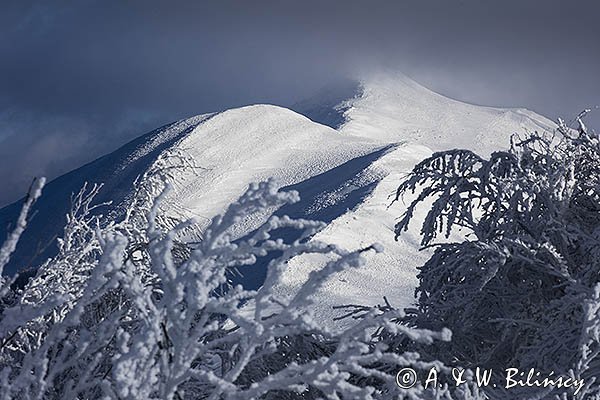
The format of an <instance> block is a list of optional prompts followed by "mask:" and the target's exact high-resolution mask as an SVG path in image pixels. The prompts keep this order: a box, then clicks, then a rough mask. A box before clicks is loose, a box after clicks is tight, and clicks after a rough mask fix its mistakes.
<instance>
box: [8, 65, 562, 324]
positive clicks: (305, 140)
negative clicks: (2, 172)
mask: <svg viewBox="0 0 600 400" xmlns="http://www.w3.org/2000/svg"><path fill="white" fill-rule="evenodd" d="M292 108H293V109H294V110H295V111H291V110H290V109H286V108H282V107H277V106H270V105H254V106H248V107H242V108H237V109H232V110H227V111H224V112H220V113H215V114H206V115H201V116H198V117H194V118H190V119H187V120H183V121H179V122H177V123H174V124H171V125H168V126H166V127H163V128H161V129H159V130H157V131H154V132H151V133H149V134H147V135H145V136H142V137H141V138H139V139H137V140H135V141H133V142H131V143H129V144H127V145H125V146H123V147H122V148H120V149H118V150H117V151H115V152H113V153H111V154H109V155H107V156H105V157H102V158H100V159H98V160H96V161H94V162H92V163H90V164H88V165H86V166H83V167H81V168H80V169H77V170H75V171H73V172H71V173H69V174H66V175H64V176H62V177H60V178H58V179H55V180H54V181H52V182H51V183H50V184H49V185H48V186H47V187H46V189H45V191H44V196H43V197H42V199H41V201H40V202H39V203H38V205H37V211H38V212H37V214H36V215H35V216H34V218H33V219H32V222H31V226H30V229H29V230H28V231H27V234H26V236H25V237H24V240H23V245H22V246H21V247H20V249H19V251H18V252H17V254H16V255H15V257H14V259H13V261H12V263H11V265H10V269H9V271H8V272H9V273H14V272H15V271H18V270H20V269H23V268H24V267H27V266H35V265H36V264H38V263H39V262H40V261H42V260H43V259H44V258H45V257H47V256H49V255H51V254H52V253H53V251H55V250H54V249H55V246H54V245H53V244H52V243H53V242H52V240H53V238H54V237H55V236H56V235H59V234H60V232H61V226H62V224H63V223H64V215H65V213H66V211H67V209H68V207H69V198H70V195H71V193H72V192H76V191H78V189H79V188H80V187H81V185H83V183H84V182H85V181H88V182H91V183H94V182H98V183H99V182H103V183H105V186H104V188H103V190H102V192H101V196H100V198H99V199H98V200H100V201H106V200H113V206H112V213H113V214H112V215H114V216H115V217H116V218H118V216H119V210H120V209H121V208H122V205H123V204H125V203H126V202H127V199H128V194H130V193H131V184H132V182H133V180H134V179H135V177H136V176H138V175H141V174H143V173H144V172H145V171H146V170H148V169H149V168H150V167H151V166H152V165H153V164H154V163H155V162H156V160H157V159H158V158H159V157H162V156H165V155H168V154H184V155H185V156H186V157H189V158H190V159H192V160H193V161H194V163H195V164H196V165H197V166H198V167H199V168H198V169H196V170H195V171H194V172H192V171H187V172H181V173H178V174H176V176H175V178H174V179H173V182H172V183H173V186H174V191H173V192H172V193H171V194H170V196H169V197H168V198H167V202H166V205H165V209H166V211H167V212H168V213H171V214H173V215H175V216H178V217H182V216H186V217H190V216H193V217H196V218H197V219H199V220H200V221H201V223H207V221H208V220H209V219H210V218H211V217H213V216H214V215H215V214H217V213H219V212H221V211H223V210H224V208H225V207H226V206H227V204H228V203H230V202H231V201H232V200H234V199H235V198H237V197H238V196H239V195H240V194H241V193H242V192H243V191H244V190H245V189H246V188H247V186H248V184H250V183H251V182H255V181H259V180H265V179H268V178H270V177H275V178H277V179H278V181H279V183H280V185H281V186H282V187H283V188H285V189H294V190H297V191H298V192H299V193H300V196H301V198H302V201H301V202H300V203H299V204H295V205H293V206H286V207H284V208H283V209H280V210H273V212H276V213H279V214H288V215H291V216H294V217H302V218H312V219H319V220H322V221H324V222H326V223H327V224H328V225H327V227H326V228H325V229H324V230H323V231H322V232H320V233H319V234H318V235H317V237H318V238H320V239H324V240H327V241H330V242H333V243H336V244H339V245H341V246H344V247H346V248H349V249H356V248H360V247H363V246H367V245H369V244H371V243H373V242H380V243H382V244H383V245H384V246H385V252H384V253H381V254H376V255H375V254H373V255H369V256H368V260H367V265H366V266H365V267H363V268H362V269H360V270H354V271H344V272H342V273H340V274H338V275H337V276H335V277H333V278H331V279H330V280H329V281H328V282H325V285H324V288H323V289H322V290H321V291H320V292H319V293H318V294H317V309H316V313H317V316H318V317H319V318H321V319H322V321H323V322H324V323H332V318H333V317H334V316H335V315H336V313H334V311H333V309H332V306H333V305H337V304H343V303H363V304H374V303H377V302H380V301H381V299H382V297H383V296H384V295H385V296H387V297H388V298H389V300H390V301H391V302H392V303H393V304H394V305H396V306H408V305H410V304H411V302H412V301H413V300H412V299H413V291H414V287H415V285H416V278H415V275H416V267H417V266H419V265H421V264H422V263H423V262H424V261H425V259H426V258H427V254H426V253H424V252H419V251H418V243H419V238H418V228H419V227H418V225H417V224H414V225H413V227H412V228H411V230H410V231H409V232H407V233H406V234H405V235H403V236H402V237H401V238H400V239H399V241H395V240H394V233H393V228H394V224H395V221H396V219H397V218H398V217H399V216H400V215H401V214H402V212H403V209H404V203H403V202H402V201H400V202H396V203H394V204H393V205H392V206H390V202H391V198H390V195H391V194H392V193H393V192H394V190H395V188H396V187H397V185H398V183H399V181H400V180H401V179H402V178H403V177H404V176H405V175H406V173H407V172H409V171H410V170H411V169H412V167H413V166H414V164H415V163H416V162H418V161H420V160H422V159H423V158H424V157H427V156H428V155H430V154H431V152H432V151H439V150H444V149H450V148H457V147H460V148H468V149H472V150H475V151H477V152H479V153H481V154H483V155H487V154H489V153H490V152H492V151H494V150H495V149H498V148H503V147H506V146H507V144H508V138H509V137H510V135H511V134H513V133H515V132H522V131H524V130H529V131H534V130H544V129H552V127H553V123H552V122H551V121H549V120H547V119H546V118H544V117H541V116H539V115H537V114H535V113H533V112H530V111H527V110H524V109H499V108H492V107H481V106H475V105H470V104H465V103H461V102H458V101H455V100H452V99H449V98H446V97H444V96H441V95H439V94H436V93H434V92H432V91H430V90H428V89H426V88H424V87H422V86H420V85H419V84H417V83H415V82H414V81H412V80H410V79H409V78H407V77H405V76H403V75H401V74H396V73H380V74H374V75H372V76H369V77H366V78H364V79H362V80H359V81H357V82H348V81H346V82H344V83H343V85H338V86H333V87H331V88H328V89H326V91H325V92H322V93H319V94H317V95H316V96H314V97H312V98H310V99H307V100H306V101H303V102H300V103H298V104H296V105H295V106H293V107H292ZM302 114H304V115H302ZM18 209H19V202H18V203H15V204H13V205H10V206H8V207H5V208H3V209H2V210H0V224H1V226H2V227H5V226H8V225H9V223H10V222H11V221H14V219H15V218H16V213H17V211H18ZM421 211H422V212H423V211H426V210H421ZM265 217H266V216H265V215H255V216H248V218H247V219H245V220H244V221H241V222H240V224H239V226H238V227H237V229H236V232H235V234H236V235H237V236H239V237H241V236H243V235H245V234H247V233H249V232H250V231H251V230H253V229H255V228H256V226H257V224H258V223H259V222H260V221H261V220H263V219H264V218H265ZM417 217H418V216H417ZM4 231H5V230H2V231H1V233H0V240H2V239H3V237H2V235H4V234H5V232H4ZM47 244H49V245H48V246H47V247H46V245H47ZM38 247H39V249H41V250H39V249H38ZM324 261H325V260H322V259H319V257H312V258H308V257H300V258H296V259H294V260H292V261H291V262H290V268H289V269H288V271H287V273H286V275H285V276H284V282H283V283H282V284H281V285H280V286H279V287H278V288H277V290H278V292H279V294H281V295H282V296H285V295H290V294H291V293H293V291H294V290H295V289H296V288H297V287H298V286H299V285H300V284H301V283H302V282H303V281H304V280H305V279H306V276H307V274H308V273H309V272H310V271H311V270H313V269H315V268H319V267H320V266H321V265H322V264H323V262H324ZM241 272H242V274H243V277H242V278H239V282H240V283H242V284H245V285H247V286H248V287H255V288H258V287H259V286H260V284H261V282H262V279H263V278H264V269H263V268H262V267H261V266H260V265H259V266H258V267H256V266H255V267H252V268H249V269H247V270H243V271H241Z"/></svg>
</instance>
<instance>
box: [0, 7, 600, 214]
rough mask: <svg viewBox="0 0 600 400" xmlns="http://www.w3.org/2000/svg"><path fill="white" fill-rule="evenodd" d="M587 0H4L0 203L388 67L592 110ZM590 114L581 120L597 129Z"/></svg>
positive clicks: (481, 92)
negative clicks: (107, 158) (224, 116)
mask: <svg viewBox="0 0 600 400" xmlns="http://www.w3.org/2000/svg"><path fill="white" fill-rule="evenodd" d="M599 14H600V2H599V1H592V0H589V1H573V0H570V1H555V0H539V1H527V0H520V1H506V0H504V1H483V0H479V1H459V0H439V1H429V0H418V1H417V0H410V1H409V0H402V1H366V0H365V1H349V0H344V1H323V0H322V1H294V2H291V1H250V0H247V1H239V2H229V1H215V2H210V3H209V2H203V1H187V2H184V1H164V2H158V1H153V0H144V1H131V0H130V1H116V0H115V1H93V0H78V1H73V2H65V1H58V0H56V1H52V2H50V1H39V2H27V1H14V2H13V1H11V0H8V1H7V0H3V1H1V2H0V187H1V189H0V206H1V205H3V204H6V203H8V202H9V201H12V200H15V199H16V198H17V197H20V195H21V194H23V193H24V191H25V190H26V187H27V185H28V183H29V182H30V180H31V177H32V176H34V175H46V176H48V177H51V178H53V177H56V176H58V175H60V174H62V173H64V172H67V171H68V170H70V169H73V168H75V167H78V166H80V165H81V164H82V163H85V162H88V161H91V160H93V159H95V158H96V157H98V156H100V155H102V154H105V153H107V152H109V151H111V150H114V149H116V148H117V147H119V146H120V145H121V144H123V143H125V142H127V141H128V140H130V139H132V138H134V137H136V136H139V135H141V134H143V133H145V132H147V131H149V130H151V129H153V128H156V127H158V126H159V125H161V124H165V123H168V122H171V121H173V120H176V119H179V118H182V117H186V116H190V115H195V114H200V113H204V112H210V111H217V110H221V109H224V108H229V107H234V106H239V105H244V104H250V103H259V102H269V103H275V104H281V105H288V104H291V103H293V102H295V101H297V100H300V99H302V98H303V97H305V96H310V95H311V94H312V93H313V92H314V91H316V90H318V89H319V88H321V87H322V86H324V85H326V84H327V83H328V82H330V81H332V80H334V79H336V78H337V77H341V76H345V75H351V74H353V73H355V72H356V71H357V70H369V69H371V68H379V67H382V66H383V67H386V68H395V69H398V70H400V71H403V72H404V73H405V74H407V75H409V76H411V77H412V78H413V79H415V80H417V81H418V82H420V83H422V84H424V85H425V86H427V87H429V88H431V89H433V90H435V91H437V92H440V93H442V94H445V95H448V96H450V97H453V98H456V99H459V100H463V101H467V102H470V103H476V104H484V105H495V106H510V107H527V108H529V109H532V110H534V111H537V112H539V113H541V114H544V115H546V116H547V117H549V118H551V119H555V118H556V117H558V116H564V117H565V118H567V119H569V118H570V117H573V116H574V115H576V114H577V113H578V112H579V111H580V110H582V109H583V108H586V107H591V108H593V107H594V106H597V105H598V104H600V90H599V89H600V74H599V71H600V15H599ZM599 114H600V110H598V111H596V112H595V113H594V114H593V115H592V116H591V117H590V118H589V123H588V125H591V126H592V127H596V128H598V130H600V115H599Z"/></svg>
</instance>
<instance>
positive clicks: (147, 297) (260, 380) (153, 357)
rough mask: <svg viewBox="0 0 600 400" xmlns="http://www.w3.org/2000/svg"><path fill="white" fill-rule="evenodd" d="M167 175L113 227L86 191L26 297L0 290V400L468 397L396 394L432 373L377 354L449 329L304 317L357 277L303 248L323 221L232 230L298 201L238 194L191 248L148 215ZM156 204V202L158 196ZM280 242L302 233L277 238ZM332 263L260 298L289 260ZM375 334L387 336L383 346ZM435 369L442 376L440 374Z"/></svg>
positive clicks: (347, 257)
mask: <svg viewBox="0 0 600 400" xmlns="http://www.w3.org/2000/svg"><path fill="white" fill-rule="evenodd" d="M157 176H158V177H159V178H160V177H164V174H162V173H157V174H156V175H155V176H152V177H150V176H147V177H145V178H147V179H145V180H143V181H142V182H141V183H140V185H139V188H140V190H139V191H138V192H137V194H136V197H135V199H134V201H132V202H131V204H132V205H131V207H130V209H129V210H127V212H126V213H125V218H124V219H123V220H122V221H121V222H115V221H114V220H111V219H110V218H109V219H107V218H104V217H103V216H102V215H101V214H100V213H99V212H98V211H99V210H98V209H97V206H94V205H93V201H92V200H93V198H94V195H95V194H96V193H97V191H98V190H99V187H98V186H94V187H91V188H83V189H82V191H81V192H80V193H79V194H78V195H76V196H74V198H73V208H72V211H71V213H70V214H69V215H68V223H67V226H66V227H65V230H64V235H63V237H62V238H61V239H60V241H59V252H58V254H57V255H56V256H55V257H53V258H52V259H50V260H48V261H47V262H45V263H44V264H43V265H42V266H41V267H40V268H39V270H38V271H37V274H36V276H35V277H34V278H33V279H31V280H30V281H29V282H28V283H27V284H26V286H25V287H24V288H22V289H18V288H14V285H11V284H12V282H11V281H10V280H8V279H7V278H2V281H1V282H0V283H1V284H2V286H1V290H2V292H1V295H2V301H3V303H2V308H1V309H0V311H1V315H0V387H1V390H0V398H1V399H93V398H111V399H113V398H114V399H244V400H247V399H258V398H265V399H288V398H289V399H292V398H303V399H312V398H328V399H364V400H369V399H391V398H394V399H396V398H398V399H403V398H409V399H434V398H435V399H438V398H444V399H452V398H456V399H465V400H467V399H476V398H479V397H477V396H478V392H477V390H476V389H475V388H473V387H472V385H465V386H464V387H461V388H459V389H456V390H452V391H451V390H450V389H449V388H448V387H447V386H445V387H443V388H437V387H436V388H429V389H425V388H424V387H423V385H422V384H421V383H418V384H416V385H415V386H414V387H412V388H409V389H402V388H400V387H399V386H398V385H397V384H396V373H397V372H398V371H399V370H400V369H401V368H403V367H409V366H410V367H413V368H415V369H417V370H427V369H429V368H432V367H436V368H440V369H444V368H446V367H444V365H442V364H441V363H439V362H437V361H435V360H434V361H424V360H422V359H421V358H420V357H419V355H418V354H417V353H415V352H400V351H398V349H396V348H394V347H392V346H390V345H389V343H392V341H391V340H387V339H386V340H382V339H381V338H383V337H386V338H395V340H399V339H398V338H405V339H406V340H409V341H410V342H411V343H422V344H423V345H429V344H431V343H432V342H434V341H437V340H441V341H445V340H448V339H449V331H447V330H445V329H439V330H436V331H432V330H424V329H413V328H408V327H406V326H404V325H400V324H398V323H397V322H396V321H398V320H399V319H400V318H402V317H403V315H404V314H403V312H401V311H400V310H394V309H392V308H388V309H380V308H373V309H370V310H365V312H364V313H363V315H362V317H361V318H360V319H359V320H358V322H357V323H356V324H354V325H353V326H351V327H350V328H348V329H345V330H344V331H342V332H332V331H329V330H327V329H325V328H323V327H322V324H319V323H318V322H317V321H315V320H313V318H312V317H311V312H310V310H311V304H312V301H313V300H312V295H313V294H314V293H315V291H316V290H317V289H318V288H319V287H320V286H321V285H322V284H323V283H324V282H325V280H326V279H327V278H328V277H329V276H331V275H332V274H334V273H335V272H337V271H339V270H341V269H346V268H357V267H360V266H361V265H362V264H363V262H364V260H363V258H362V257H361V254H362V253H364V252H368V251H379V250H380V248H379V247H378V246H377V245H373V246H369V247H367V248H364V249H361V250H359V251H353V252H349V251H346V250H344V249H342V248H339V247H336V246H333V245H329V244H327V243H322V242H319V241H316V240H311V237H312V236H313V235H314V234H315V233H316V232H317V231H318V230H319V229H321V228H322V227H323V224H322V223H320V222H315V221H309V220H298V219H290V218H288V217H276V216H272V217H271V218H269V219H268V220H267V221H266V222H265V223H264V224H263V225H262V226H260V227H259V228H258V229H257V230H256V231H254V232H253V233H252V234H250V235H249V236H247V237H245V238H243V239H241V240H234V238H233V237H232V234H231V232H232V227H233V226H234V225H235V223H236V222H238V221H239V220H240V219H242V218H244V217H245V216H247V215H248V214H251V213H254V212H257V211H263V210H272V209H274V208H275V207H279V206H281V205H283V204H285V203H290V202H295V201H298V195H297V193H295V192H288V193H282V192H279V191H278V190H277V189H276V186H275V184H274V183H273V182H271V181H270V182H266V183H261V184H254V185H251V186H250V188H249V189H248V191H247V192H246V193H245V194H244V195H243V196H242V197H241V198H240V199H239V200H238V201H237V202H235V203H233V204H231V205H230V206H229V208H228V209H227V211H226V212H225V213H224V214H223V215H220V216H217V217H215V218H214V219H213V220H212V223H211V224H210V226H209V227H208V228H207V229H205V230H204V231H203V232H202V239H201V240H200V241H198V242H194V243H186V240H185V238H186V235H188V234H189V233H190V232H193V231H194V227H195V222H194V221H193V220H192V221H184V222H178V223H177V222H176V221H174V220H173V219H169V218H166V217H165V216H164V215H161V211H160V204H161V199H162V198H164V196H165V193H166V190H168V186H167V189H166V190H164V191H162V192H160V191H159V190H157V188H159V187H162V185H161V184H160V182H162V180H161V179H154V178H156V177H157ZM42 186H43V181H39V182H37V184H36V186H35V187H34V188H33V189H32V191H31V194H30V196H29V198H28V200H27V201H26V202H25V206H24V208H23V212H22V214H21V217H20V218H19V221H18V224H17V228H16V229H15V231H14V232H13V234H12V235H11V236H10V237H9V240H8V241H7V242H6V243H5V244H4V245H3V247H2V248H1V250H0V267H1V266H3V265H5V263H6V261H7V260H8V258H9V257H10V254H11V253H12V251H14V248H15V245H16V243H17V240H18V238H19V236H20V234H21V233H22V231H23V229H25V225H26V216H27V213H28V211H29V210H30V208H31V206H32V204H33V202H34V201H35V199H36V198H37V197H39V195H40V192H41V188H42ZM159 192H160V194H159V195H158V196H156V193H159ZM282 229H296V230H299V231H300V232H302V234H301V235H300V236H299V238H298V239H296V240H293V241H286V240H284V239H282V238H280V237H278V233H279V232H281V230H282ZM273 252H275V254H276V255H277V256H276V257H275V258H273V260H272V261H271V262H270V263H269V265H268V273H267V277H266V280H265V282H264V285H263V287H262V288H261V289H260V290H258V291H249V290H245V289H244V288H243V287H240V286H236V287H231V286H230V285H229V284H228V276H229V274H230V272H231V271H232V269H235V268H239V269H240V270H241V271H242V272H243V268H249V267H251V266H252V265H253V264H254V263H255V262H256V261H257V258H258V257H263V256H265V255H267V254H269V253H273ZM306 253H319V254H326V255H328V256H329V258H330V261H329V262H328V263H327V264H326V266H325V267H324V268H323V269H321V270H319V271H315V272H313V273H311V275H310V277H309V279H308V281H307V282H306V283H305V284H304V285H303V286H302V287H301V288H300V289H299V290H298V291H297V292H296V293H295V294H294V295H293V296H291V297H290V298H289V299H282V298H278V297H277V296H276V295H275V294H274V292H273V291H272V288H273V287H274V285H275V284H276V283H277V282H278V281H279V279H280V277H281V274H282V272H283V271H284V269H285V268H286V267H287V262H288V261H289V260H290V259H291V258H292V257H295V256H297V255H301V254H306ZM382 332H385V336H383V335H382ZM446 370H447V368H446Z"/></svg>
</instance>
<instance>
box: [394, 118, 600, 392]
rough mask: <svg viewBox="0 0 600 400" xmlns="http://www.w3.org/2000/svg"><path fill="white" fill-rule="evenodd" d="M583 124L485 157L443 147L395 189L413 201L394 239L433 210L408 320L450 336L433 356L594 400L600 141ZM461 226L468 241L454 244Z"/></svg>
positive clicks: (518, 141) (519, 140) (598, 344)
mask: <svg viewBox="0 0 600 400" xmlns="http://www.w3.org/2000/svg"><path fill="white" fill-rule="evenodd" d="M582 116H583V115H580V117H579V118H578V119H577V121H578V122H579V127H578V129H571V128H568V127H567V126H565V124H564V123H563V122H562V121H559V128H558V129H557V130H556V131H555V132H553V133H543V134H538V133H533V134H528V135H524V136H521V137H520V136H514V137H513V139H512V141H511V146H510V149H509V150H507V151H499V152H495V153H493V154H492V155H491V157H490V158H489V159H484V158H482V157H479V156H478V155H476V154H474V153H473V152H471V151H467V150H451V151H445V152H440V153H435V154H434V155H432V156H431V157H430V158H428V159H426V160H424V161H423V162H421V163H419V164H418V165H417V166H416V167H415V168H414V170H413V171H412V173H411V174H410V176H409V177H408V178H407V179H406V180H405V181H403V182H402V183H401V185H400V186H399V188H398V191H397V196H396V199H399V198H400V196H402V195H403V194H404V193H407V192H412V193H417V195H416V198H415V199H414V200H413V201H412V202H411V203H410V204H409V206H408V209H407V211H406V213H405V214H404V215H403V217H402V218H401V219H400V221H399V222H398V224H397V225H396V234H397V235H400V234H401V232H402V231H403V230H405V229H407V227H408V224H409V222H410V221H411V220H412V219H413V217H414V212H415V209H416V207H419V206H420V205H421V204H423V202H424V201H426V200H431V201H432V202H433V203H432V204H433V205H432V207H431V209H430V210H429V212H428V213H427V215H426V217H425V219H424V222H423V225H422V230H421V234H422V245H423V246H424V247H434V248H435V252H434V254H433V256H432V257H431V258H430V259H429V260H428V261H427V263H426V264H425V265H423V266H422V267H421V268H420V272H419V275H418V278H419V286H418V288H417V296H418V310H417V311H416V312H415V315H414V316H413V320H412V323H414V324H416V325H418V326H421V327H425V328H430V329H440V328H441V327H447V328H449V329H451V330H452V332H453V338H452V342H451V343H447V344H443V345H441V346H439V347H438V350H439V353H437V355H438V356H439V357H441V360H445V361H446V362H448V363H456V364H460V365H462V366H466V367H476V366H481V367H482V368H494V369H495V370H497V371H504V370H505V369H506V368H508V367H514V368H519V367H520V368H522V369H527V368H531V367H535V368H537V369H539V370H542V371H545V372H546V373H549V372H550V371H555V373H556V374H557V375H558V374H564V375H571V376H575V377H577V378H585V382H586V385H587V387H586V389H585V390H583V391H581V392H580V393H579V394H578V398H586V399H587V398H598V396H600V382H596V381H595V377H594V376H595V375H600V357H598V354H599V353H600V324H599V322H600V314H599V310H600V302H599V299H600V297H599V296H600V294H599V293H600V286H599V284H600V275H599V272H598V271H600V246H599V245H600V144H599V141H598V137H597V136H596V135H595V134H593V133H590V132H588V130H587V128H586V127H585V125H584V124H583V123H582V122H581V117H582ZM428 204H429V203H428ZM457 228H460V229H461V230H462V232H463V233H465V232H466V235H465V236H464V237H465V239H464V240H463V241H461V242H451V241H450V240H448V238H449V237H450V233H451V231H452V230H455V229H457ZM554 394H555V395H556V396H559V395H560V393H559V391H558V390H557V392H555V393H554ZM512 395H513V396H514V395H515V393H514V392H513V393H512ZM506 396H507V398H510V394H506ZM545 398H548V397H545ZM561 398H562V397H561Z"/></svg>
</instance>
